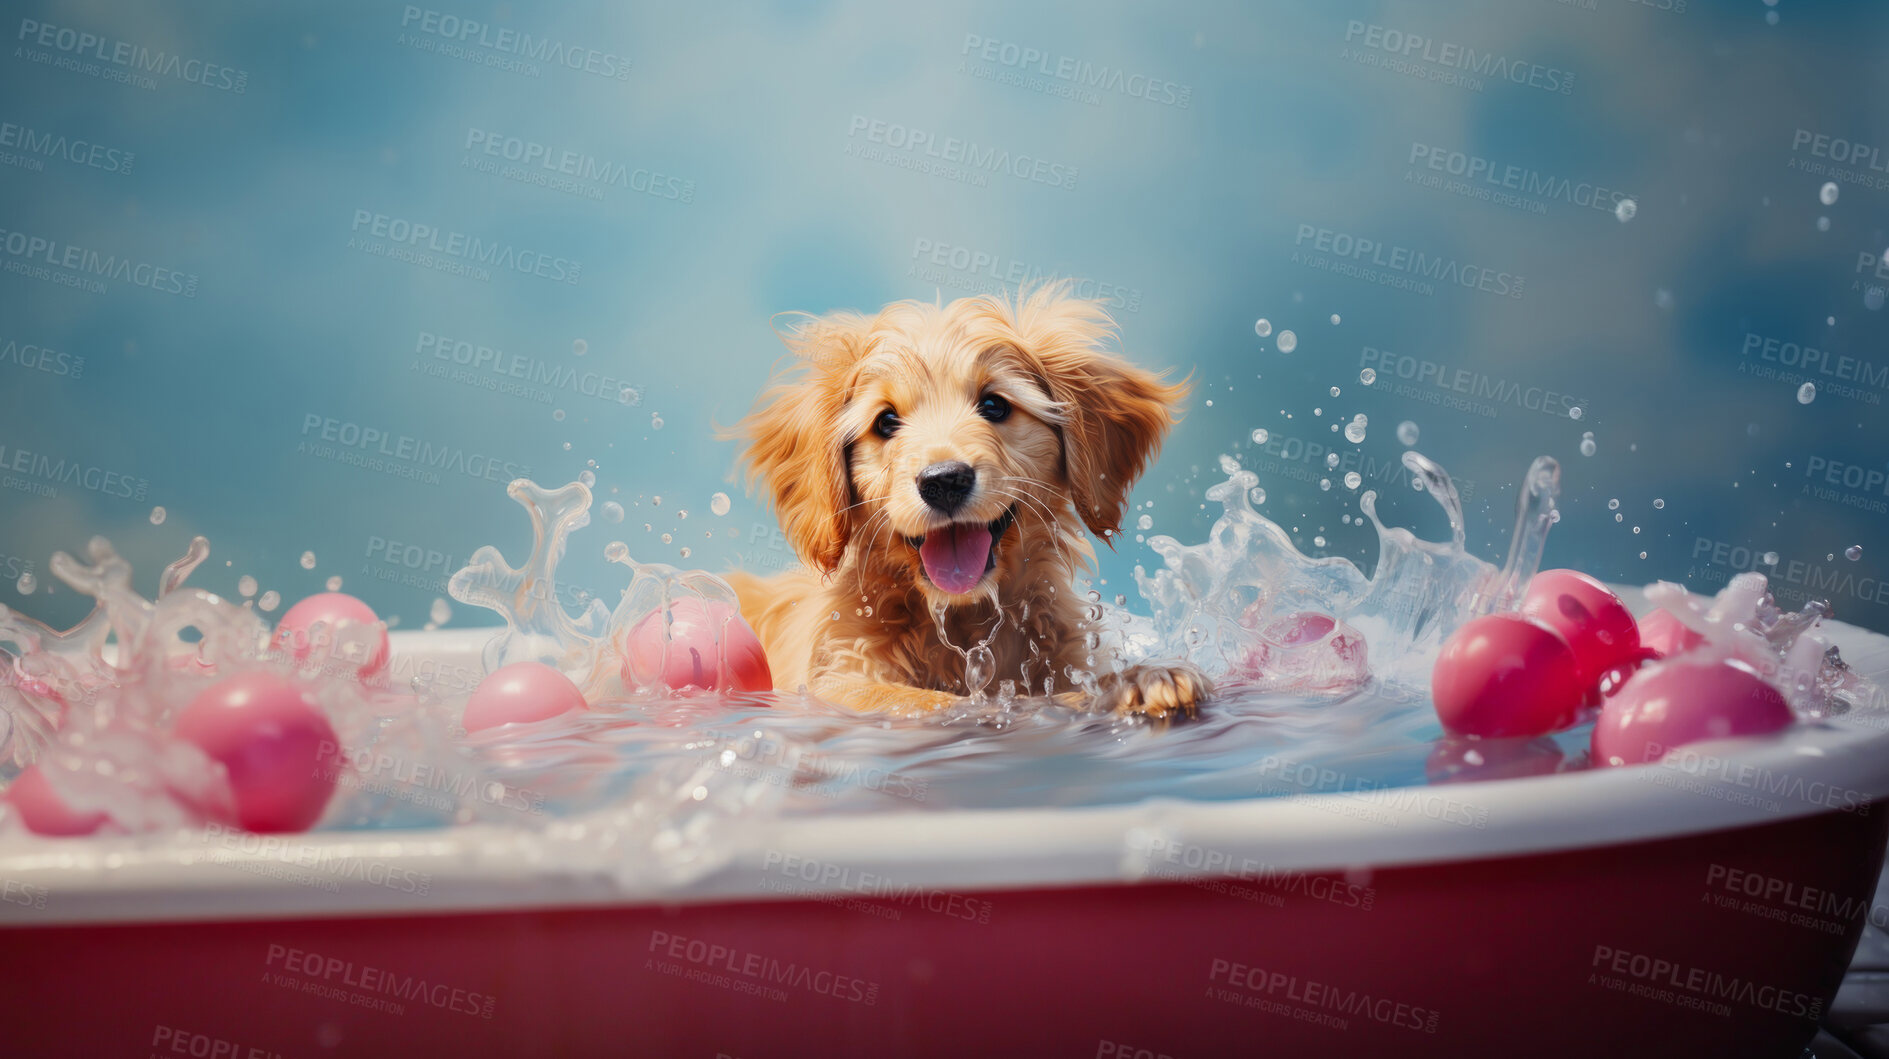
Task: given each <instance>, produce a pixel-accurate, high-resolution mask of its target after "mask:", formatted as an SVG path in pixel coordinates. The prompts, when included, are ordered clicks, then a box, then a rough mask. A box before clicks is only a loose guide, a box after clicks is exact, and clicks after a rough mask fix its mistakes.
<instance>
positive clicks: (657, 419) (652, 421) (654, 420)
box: [649, 412, 662, 430]
mask: <svg viewBox="0 0 1889 1059" xmlns="http://www.w3.org/2000/svg"><path fill="white" fill-rule="evenodd" d="M649 429H651V430H661V429H662V416H659V415H657V414H656V413H654V412H651V413H650V414H649Z"/></svg>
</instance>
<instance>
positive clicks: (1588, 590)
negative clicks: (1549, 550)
mask: <svg viewBox="0 0 1889 1059" xmlns="http://www.w3.org/2000/svg"><path fill="white" fill-rule="evenodd" d="M1521 610H1522V613H1523V614H1525V615H1527V616H1528V617H1531V618H1533V619H1535V620H1536V621H1539V622H1541V623H1542V624H1544V625H1546V626H1548V627H1549V628H1551V629H1553V630H1554V631H1556V632H1558V633H1560V634H1561V638H1562V639H1564V640H1566V641H1567V642H1568V647H1570V648H1572V649H1573V651H1574V667H1575V670H1576V672H1577V673H1578V675H1579V679H1580V681H1581V686H1582V687H1583V688H1584V689H1587V690H1590V691H1591V690H1593V688H1594V687H1595V686H1596V685H1598V684H1599V683H1600V678H1601V676H1602V675H1603V674H1605V673H1606V672H1607V671H1608V670H1610V669H1613V668H1615V667H1617V666H1622V665H1628V664H1630V663H1632V662H1633V661H1634V660H1635V659H1637V658H1638V657H1639V656H1640V627H1639V625H1638V624H1636V623H1635V622H1634V620H1633V612H1632V611H1630V610H1628V609H1627V605H1626V604H1625V603H1622V602H1620V597H1619V596H1616V595H1614V594H1613V593H1612V592H1610V591H1608V589H1607V586H1606V585H1603V584H1601V583H1600V582H1599V581H1596V580H1594V579H1593V578H1591V577H1589V576H1587V575H1586V574H1584V573H1581V572H1580V571H1579V570H1543V571H1542V572H1541V573H1539V574H1536V575H1535V576H1534V577H1533V578H1532V579H1530V580H1529V582H1528V592H1527V594H1526V595H1524V596H1523V597H1522V607H1521Z"/></svg>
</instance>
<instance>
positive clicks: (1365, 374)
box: [1358, 368, 1377, 386]
mask: <svg viewBox="0 0 1889 1059" xmlns="http://www.w3.org/2000/svg"><path fill="white" fill-rule="evenodd" d="M1358 381H1359V382H1361V383H1363V384H1365V385H1366V386H1369V385H1371V384H1372V383H1374V382H1376V381H1377V370H1376V369H1375V368H1366V369H1364V370H1363V371H1361V372H1359V373H1358Z"/></svg>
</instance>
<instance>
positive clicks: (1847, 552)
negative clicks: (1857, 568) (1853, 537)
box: [1843, 544, 1863, 562]
mask: <svg viewBox="0 0 1889 1059" xmlns="http://www.w3.org/2000/svg"><path fill="white" fill-rule="evenodd" d="M1843 557H1844V558H1845V559H1848V560H1849V561H1850V562H1855V561H1856V560H1858V559H1861V558H1862V557H1863V546H1862V545H1860V544H1852V545H1850V546H1849V547H1848V548H1845V549H1843Z"/></svg>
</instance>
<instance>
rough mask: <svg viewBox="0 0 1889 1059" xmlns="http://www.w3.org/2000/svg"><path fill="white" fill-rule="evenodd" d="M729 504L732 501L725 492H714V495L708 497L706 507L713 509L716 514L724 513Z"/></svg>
mask: <svg viewBox="0 0 1889 1059" xmlns="http://www.w3.org/2000/svg"><path fill="white" fill-rule="evenodd" d="M731 506H732V503H731V502H730V501H729V499H728V494H727V493H716V494H715V495H714V496H711V497H709V498H708V509H709V510H710V511H713V512H714V513H715V514H716V515H717V516H721V515H726V514H727V513H728V509H729V507H731Z"/></svg>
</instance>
